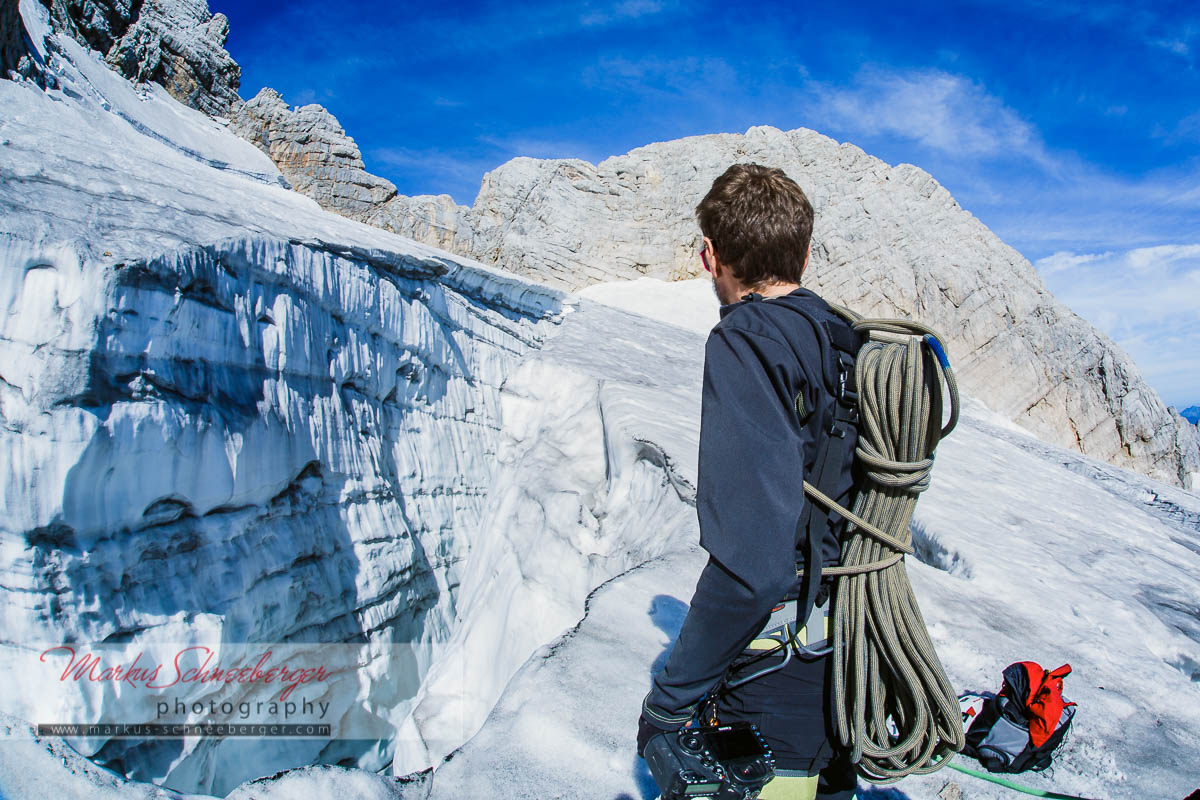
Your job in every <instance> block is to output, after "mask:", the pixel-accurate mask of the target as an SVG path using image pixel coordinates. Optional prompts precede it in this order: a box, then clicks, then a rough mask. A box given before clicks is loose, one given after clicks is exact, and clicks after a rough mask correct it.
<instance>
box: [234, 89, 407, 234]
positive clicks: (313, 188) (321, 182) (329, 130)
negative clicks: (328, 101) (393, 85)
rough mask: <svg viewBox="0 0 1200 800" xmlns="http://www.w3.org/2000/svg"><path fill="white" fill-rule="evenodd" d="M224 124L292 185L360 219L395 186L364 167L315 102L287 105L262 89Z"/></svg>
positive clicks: (351, 143) (352, 145)
mask: <svg viewBox="0 0 1200 800" xmlns="http://www.w3.org/2000/svg"><path fill="white" fill-rule="evenodd" d="M230 130H232V131H233V132H234V133H236V134H237V135H239V136H241V137H242V138H243V139H245V140H247V141H249V142H251V143H252V144H254V145H255V146H257V147H258V148H259V149H260V150H262V151H263V152H264V153H266V154H267V155H268V156H270V157H271V160H272V161H274V162H275V164H276V165H277V166H278V167H279V171H280V172H282V173H283V176H284V177H285V178H286V179H287V180H288V182H289V183H291V185H292V188H294V189H295V190H296V191H298V192H300V193H301V194H303V195H307V196H308V197H311V198H312V199H313V200H316V201H317V202H318V203H319V204H320V205H321V207H322V208H324V209H326V210H327V211H333V212H334V213H337V214H341V215H342V216H344V217H349V218H350V219H356V220H359V221H365V220H366V219H367V218H368V217H371V216H372V215H373V214H374V213H375V212H376V211H377V209H378V208H379V207H380V206H382V205H383V204H384V203H385V202H386V201H387V200H389V199H390V198H392V197H394V196H395V194H396V187H395V186H393V185H392V184H391V183H390V182H389V181H386V180H384V179H383V178H379V177H376V176H374V175H372V174H370V173H369V172H367V170H366V167H365V166H364V165H363V160H362V156H361V155H360V154H359V151H358V145H356V144H355V143H354V140H353V139H351V138H350V137H349V136H347V135H346V132H345V131H344V130H343V129H342V126H341V125H340V124H338V121H337V118H336V117H334V116H333V115H332V114H330V113H329V112H328V111H326V110H325V109H324V108H322V107H321V106H319V105H307V106H303V107H301V108H298V109H295V110H293V109H291V108H289V107H288V105H287V104H286V103H284V102H283V98H282V97H280V96H279V93H278V92H276V91H275V90H274V89H263V90H262V91H260V92H259V93H258V94H257V95H255V96H254V97H253V98H252V99H251V100H249V101H248V102H246V103H245V104H243V105H242V106H241V107H240V108H239V109H238V111H237V112H236V113H235V114H234V116H233V118H232V119H231V120H230Z"/></svg>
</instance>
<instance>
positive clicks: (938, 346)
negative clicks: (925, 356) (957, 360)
mask: <svg viewBox="0 0 1200 800" xmlns="http://www.w3.org/2000/svg"><path fill="white" fill-rule="evenodd" d="M924 338H925V344H927V345H929V349H930V350H932V351H933V354H934V355H935V356H937V360H938V363H939V364H941V365H942V369H950V359H949V358H948V357H947V356H946V351H945V349H944V348H943V347H942V343H941V342H939V341H938V340H937V337H936V336H934V335H932V334H929V333H927V334H925V337H924Z"/></svg>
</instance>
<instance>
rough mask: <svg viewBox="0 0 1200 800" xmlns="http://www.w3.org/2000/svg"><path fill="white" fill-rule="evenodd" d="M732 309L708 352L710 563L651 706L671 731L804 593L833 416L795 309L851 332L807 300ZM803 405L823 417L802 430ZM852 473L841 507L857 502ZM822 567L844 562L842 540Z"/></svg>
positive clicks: (703, 521)
mask: <svg viewBox="0 0 1200 800" xmlns="http://www.w3.org/2000/svg"><path fill="white" fill-rule="evenodd" d="M753 297H754V298H756V299H752V300H742V301H741V302H738V303H733V304H731V305H728V306H724V307H722V308H721V321H720V322H719V323H717V325H716V326H715V327H714V328H713V329H712V332H711V333H710V334H709V337H708V343H707V345H706V346H705V353H704V385H703V396H702V403H701V418H700V456H699V467H698V480H699V485H698V487H697V493H696V512H697V515H698V517H699V521H700V545H701V546H702V547H703V548H704V549H705V550H707V551H708V553H709V561H708V564H707V565H706V566H705V568H704V571H703V572H702V573H701V575H700V579H699V581H698V582H697V584H696V592H695V595H694V596H693V597H692V602H691V607H690V609H689V610H688V614H687V617H686V619H685V620H684V622H683V627H682V628H681V629H680V631H679V637H678V639H677V640H676V642H675V646H674V649H673V650H672V651H671V655H670V656H669V657H668V659H667V663H666V665H665V666H664V667H663V669H662V671H661V672H660V673H659V674H658V675H657V676H655V678H654V685H653V688H652V689H651V691H650V694H649V695H647V696H646V700H645V702H644V703H643V711H644V713H645V714H646V716H647V717H648V718H649V719H650V720H652V721H653V722H655V723H656V724H658V725H659V726H661V727H665V728H675V727H680V726H682V725H683V724H684V723H685V722H687V720H688V719H689V718H690V717H691V716H692V714H693V713H694V712H695V710H696V707H697V705H698V704H699V702H700V701H701V700H702V699H703V698H704V696H705V695H706V694H707V693H708V692H709V691H710V690H712V689H713V688H714V686H715V685H716V683H717V682H718V681H719V680H720V679H721V677H722V676H723V675H724V673H725V671H726V669H727V668H728V667H729V665H730V663H731V662H732V661H733V659H734V657H735V656H737V655H738V654H739V653H741V652H742V650H743V649H744V648H745V647H746V645H747V644H749V642H750V640H751V639H753V638H754V636H755V634H757V633H758V632H759V630H760V629H761V627H762V625H763V624H764V623H765V621H766V618H767V616H768V615H769V613H770V610H771V608H772V607H773V606H774V605H775V604H776V603H778V602H779V601H780V600H781V599H782V598H783V597H784V596H785V595H786V594H787V593H788V592H789V591H791V590H792V589H793V588H794V586H795V584H796V565H797V561H798V560H802V556H801V555H800V554H798V553H797V550H796V548H797V534H798V531H797V527H798V522H799V520H800V517H801V513H802V512H803V509H804V504H805V503H806V502H808V501H807V500H806V498H805V496H804V493H803V488H802V482H803V480H804V478H805V476H806V475H807V474H808V472H809V471H810V470H811V468H812V466H813V460H814V458H815V457H816V450H817V442H816V436H817V435H822V434H817V433H816V431H819V430H820V429H821V425H820V420H821V419H822V418H826V415H827V414H829V413H831V412H830V410H831V409H832V407H833V403H834V400H833V397H832V394H831V393H830V390H829V389H828V388H827V387H826V380H825V378H824V373H823V371H822V370H823V362H822V357H821V348H820V342H819V340H818V335H817V333H816V332H815V331H814V330H813V326H812V325H811V324H810V323H809V322H808V321H807V320H806V319H805V318H804V317H803V316H802V315H801V314H799V313H797V312H796V311H793V310H792V309H791V308H789V306H795V305H801V304H802V305H803V306H804V307H805V308H806V309H808V310H809V311H811V312H814V313H816V314H817V315H818V316H819V317H820V318H822V319H828V320H830V323H829V324H830V325H841V326H846V327H848V326H847V325H846V323H845V322H844V321H842V320H841V318H840V317H837V316H836V315H835V314H833V312H832V311H831V310H830V309H829V307H828V305H827V304H826V303H825V302H824V301H823V300H821V298H820V297H818V296H817V295H815V294H813V293H812V292H810V291H808V290H807V289H797V290H796V291H794V292H792V293H791V294H788V295H784V296H782V297H774V298H769V299H766V300H763V299H758V298H757V296H753ZM797 395H800V396H801V397H802V399H803V403H804V406H803V407H804V408H806V409H816V410H817V411H816V413H815V414H814V417H815V419H816V424H812V423H810V424H807V425H805V424H801V418H800V415H799V414H798V413H797V408H796V406H797V400H796V398H797ZM852 485H853V478H852V477H851V474H850V469H849V465H847V466H846V469H845V470H844V471H843V473H842V475H841V476H840V485H839V486H838V490H837V491H836V492H835V493H834V496H835V497H838V498H845V497H848V496H849V493H850V489H851V487H852ZM821 552H822V555H823V558H822V563H823V564H826V565H828V564H835V563H837V560H838V556H839V552H838V544H837V537H836V533H834V532H832V531H831V532H830V535H829V536H828V537H827V541H826V542H825V543H824V544H823V546H822V551H821Z"/></svg>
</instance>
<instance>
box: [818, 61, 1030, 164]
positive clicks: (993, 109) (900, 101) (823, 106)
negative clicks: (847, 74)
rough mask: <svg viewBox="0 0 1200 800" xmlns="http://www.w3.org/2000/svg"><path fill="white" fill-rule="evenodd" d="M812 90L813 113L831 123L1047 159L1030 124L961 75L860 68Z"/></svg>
mask: <svg viewBox="0 0 1200 800" xmlns="http://www.w3.org/2000/svg"><path fill="white" fill-rule="evenodd" d="M815 91H816V95H817V98H816V102H814V103H813V105H812V113H813V115H814V116H815V118H816V119H818V120H819V121H821V122H823V123H824V124H827V125H831V126H833V127H835V128H837V129H839V130H844V131H849V132H852V133H853V134H855V135H865V136H879V135H884V136H898V137H901V138H905V139H910V140H912V141H915V142H918V143H919V144H921V145H923V146H925V147H928V148H930V149H932V150H936V151H942V152H946V153H950V154H953V155H955V156H958V157H962V156H976V157H977V156H999V157H1006V158H1008V157H1013V156H1016V157H1020V158H1025V159H1029V160H1031V161H1033V162H1035V163H1038V164H1040V165H1042V166H1044V167H1050V166H1052V164H1051V160H1050V159H1049V157H1048V156H1047V154H1046V150H1045V146H1044V144H1043V143H1042V140H1041V137H1040V135H1039V134H1038V132H1037V130H1036V129H1035V128H1034V126H1033V125H1031V124H1030V123H1029V122H1028V121H1026V120H1025V119H1024V118H1023V117H1022V116H1021V115H1020V114H1019V113H1017V112H1016V111H1014V110H1013V109H1011V108H1009V107H1008V106H1007V105H1005V104H1004V102H1003V101H1001V100H1000V99H999V98H997V97H995V96H993V95H991V94H989V93H988V92H987V90H986V89H985V88H984V86H983V85H982V84H980V83H978V82H976V81H973V80H971V79H969V78H966V77H963V76H961V75H954V74H951V73H948V72H943V71H941V70H936V69H927V70H911V71H906V72H886V71H883V70H880V69H877V68H867V69H864V70H863V71H862V72H860V73H859V75H858V76H857V78H856V80H855V82H854V84H853V85H852V86H850V87H849V88H845V89H842V88H834V87H831V86H826V85H817V86H816V87H815Z"/></svg>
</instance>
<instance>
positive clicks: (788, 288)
mask: <svg viewBox="0 0 1200 800" xmlns="http://www.w3.org/2000/svg"><path fill="white" fill-rule="evenodd" d="M799 288H800V284H798V283H768V284H767V285H766V286H762V287H760V288H759V289H757V290H756V291H757V292H758V294H761V295H762V296H763V297H781V296H783V295H785V294H791V293H792V292H794V291H796V290H797V289H799ZM749 291H751V290H747V293H749Z"/></svg>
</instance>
